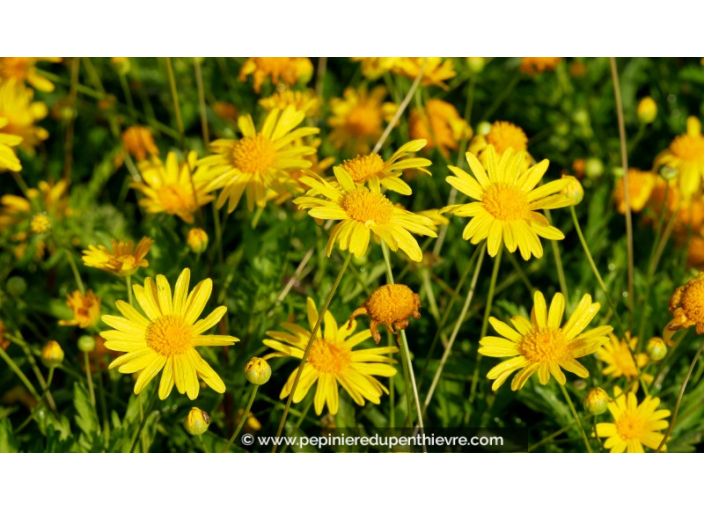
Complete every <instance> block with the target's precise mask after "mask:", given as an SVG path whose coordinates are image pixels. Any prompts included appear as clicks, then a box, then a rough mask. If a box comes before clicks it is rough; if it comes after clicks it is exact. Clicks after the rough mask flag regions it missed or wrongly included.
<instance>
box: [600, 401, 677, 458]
mask: <svg viewBox="0 0 704 510" xmlns="http://www.w3.org/2000/svg"><path fill="white" fill-rule="evenodd" d="M614 395H615V397H616V398H615V399H614V400H613V401H612V402H610V403H609V412H610V413H611V416H612V417H613V419H614V423H597V424H596V435H597V436H599V437H605V438H607V439H606V441H605V442H604V448H608V449H609V450H610V452H611V453H623V452H627V453H644V449H643V446H644V445H645V446H647V447H648V448H652V449H653V450H655V449H657V447H658V446H660V443H661V442H662V439H663V437H664V436H663V434H661V433H660V432H658V431H659V430H663V429H666V428H667V427H668V423H667V420H665V418H667V417H668V416H670V414H671V413H670V411H668V410H667V409H660V410H657V408H658V406H659V405H660V399H659V398H652V397H645V400H643V402H641V403H640V404H638V398H637V397H636V394H635V393H628V394H626V393H623V392H622V391H621V388H618V387H616V389H615V390H614ZM666 449H667V448H666V446H663V450H666Z"/></svg>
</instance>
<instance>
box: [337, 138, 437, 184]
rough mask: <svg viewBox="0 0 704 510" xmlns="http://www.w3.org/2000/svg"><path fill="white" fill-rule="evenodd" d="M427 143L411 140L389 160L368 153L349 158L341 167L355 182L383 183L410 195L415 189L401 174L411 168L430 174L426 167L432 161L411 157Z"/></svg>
mask: <svg viewBox="0 0 704 510" xmlns="http://www.w3.org/2000/svg"><path fill="white" fill-rule="evenodd" d="M425 144H426V141H425V140H411V141H410V142H408V143H406V144H404V145H403V146H401V148H400V149H399V150H397V151H396V152H394V155H393V156H391V157H390V158H389V160H388V161H384V160H383V159H382V157H381V156H379V155H378V154H368V155H366V156H357V157H356V158H354V159H348V160H346V161H345V162H343V163H342V164H341V165H340V167H341V168H342V169H343V170H345V171H346V172H347V173H348V174H349V175H350V177H352V180H353V181H354V182H355V184H363V183H365V182H369V183H370V184H371V185H374V186H377V187H378V186H379V185H380V184H381V185H382V186H384V187H385V188H388V189H390V190H391V191H395V192H397V193H401V194H402V195H410V194H411V193H413V190H412V189H411V187H410V186H409V185H408V184H406V182H405V181H404V180H403V179H401V177H400V176H401V174H402V173H403V171H404V170H410V169H414V170H420V171H422V172H424V173H426V174H428V175H430V172H429V171H428V170H426V169H425V167H427V166H430V165H432V161H430V160H429V159H425V158H413V157H409V156H412V154H413V153H415V152H418V151H419V150H421V149H422V148H423V147H425Z"/></svg>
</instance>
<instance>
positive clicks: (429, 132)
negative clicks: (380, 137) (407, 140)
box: [408, 99, 472, 156]
mask: <svg viewBox="0 0 704 510" xmlns="http://www.w3.org/2000/svg"><path fill="white" fill-rule="evenodd" d="M408 123H409V130H410V135H411V138H423V139H426V140H428V145H427V146H426V147H425V149H426V150H431V149H434V148H435V147H436V146H437V147H439V149H440V152H442V153H443V154H444V155H445V156H448V155H449V154H450V151H454V150H457V148H458V146H459V142H460V141H461V140H467V139H469V138H471V136H472V128H471V127H470V126H469V124H467V121H466V120H464V119H463V118H462V117H460V114H459V113H458V112H457V108H455V107H454V106H453V105H451V104H450V103H446V102H445V101H441V100H440V99H429V100H428V102H427V103H426V105H425V108H422V109H418V108H416V109H413V110H411V115H410V117H409V121H408Z"/></svg>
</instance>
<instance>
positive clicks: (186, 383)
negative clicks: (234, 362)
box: [100, 269, 239, 400]
mask: <svg viewBox="0 0 704 510" xmlns="http://www.w3.org/2000/svg"><path fill="white" fill-rule="evenodd" d="M190 278H191V272H190V270H189V269H184V270H183V271H182V272H181V275H180V276H179V277H178V280H177V282H176V286H175V287H174V291H173V294H172V292H171V286H170V285H169V282H168V280H167V279H166V277H165V276H163V275H158V276H157V277H156V282H155V281H154V280H153V279H152V278H146V279H145V280H144V287H142V286H141V285H133V286H132V288H133V289H134V295H135V298H136V299H137V302H138V303H139V306H140V307H141V308H142V310H143V311H144V313H145V314H146V317H145V316H144V315H142V314H141V313H139V312H138V311H137V309H136V308H134V307H133V306H131V305H129V304H128V303H125V302H124V301H119V300H118V301H116V302H115V306H117V309H118V310H119V311H120V312H121V313H122V315H123V316H124V317H117V316H113V315H103V322H104V323H105V324H107V325H108V326H110V327H112V328H115V329H113V330H110V331H104V332H102V333H100V335H101V336H102V337H103V338H105V340H106V342H105V346H106V347H107V348H108V349H110V350H113V351H119V352H124V353H126V354H123V355H122V356H120V357H119V358H117V359H116V360H115V361H113V362H112V363H111V364H110V368H111V369H112V368H117V369H118V372H120V373H122V374H132V373H135V372H139V376H138V377H137V381H136V382H135V385H134V393H135V395H138V394H139V393H140V392H141V391H142V390H143V389H144V388H145V387H146V386H147V384H149V382H150V381H151V380H152V379H153V378H154V377H155V376H156V375H157V374H158V373H159V372H161V371H162V369H163V373H162V375H161V381H160V383H159V398H160V399H161V400H164V399H165V398H166V397H168V396H169V394H170V393H171V390H172V389H173V387H174V384H175V385H176V389H177V390H178V392H179V393H181V394H184V393H185V394H186V395H188V398H190V399H191V400H194V399H195V398H196V397H197V396H198V393H199V392H200V383H199V382H198V378H201V379H202V380H203V381H204V382H205V383H206V384H207V385H208V386H210V387H211V388H212V389H213V390H215V391H216V392H218V393H224V392H225V383H223V382H222V379H220V376H219V375H218V374H217V373H215V371H214V370H213V369H212V368H211V367H210V365H208V363H207V362H206V361H205V360H204V359H203V358H202V357H201V356H200V354H198V351H197V350H196V347H204V346H226V345H232V344H233V343H235V342H238V341H239V339H237V338H235V337H233V336H228V335H204V334H203V333H205V332H206V331H208V330H209V329H210V328H212V327H213V326H215V325H216V324H217V323H218V322H220V319H221V318H222V316H223V315H225V312H227V307H225V306H219V307H218V308H216V309H215V310H214V311H213V312H211V313H210V315H208V316H207V317H206V318H204V319H201V320H198V317H200V315H201V313H202V312H203V309H204V308H205V305H206V304H208V300H209V299H210V294H211V293H212V291H213V282H212V280H210V279H209V278H208V279H206V280H203V281H202V282H200V283H199V284H198V285H196V286H195V287H194V288H193V290H192V291H191V292H190V293H189V292H188V286H189V282H190ZM196 321H197V322H196Z"/></svg>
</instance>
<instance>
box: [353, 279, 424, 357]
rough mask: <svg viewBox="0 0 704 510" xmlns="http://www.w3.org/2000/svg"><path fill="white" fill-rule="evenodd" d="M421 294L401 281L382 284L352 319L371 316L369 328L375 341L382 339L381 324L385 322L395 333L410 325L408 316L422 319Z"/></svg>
mask: <svg viewBox="0 0 704 510" xmlns="http://www.w3.org/2000/svg"><path fill="white" fill-rule="evenodd" d="M419 310H420V296H419V295H418V294H416V293H415V292H413V291H412V290H411V289H409V288H408V287H407V286H405V285H402V284H400V283H390V284H387V285H382V286H381V287H379V288H378V289H376V290H375V291H374V292H372V294H371V296H369V299H367V300H366V301H365V302H364V303H362V306H361V307H360V308H357V309H356V310H355V311H354V312H352V315H351V316H350V321H352V320H354V319H355V318H356V317H358V316H360V315H367V316H369V317H371V319H372V322H371V324H370V326H369V329H371V331H372V336H373V337H374V341H375V342H376V343H377V344H378V343H379V342H380V341H381V335H380V334H379V329H378V328H379V325H380V324H383V325H384V326H386V327H387V329H388V330H389V331H390V332H391V333H392V334H394V335H398V330H401V329H406V328H407V327H408V318H409V317H413V318H414V319H420V312H419Z"/></svg>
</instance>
